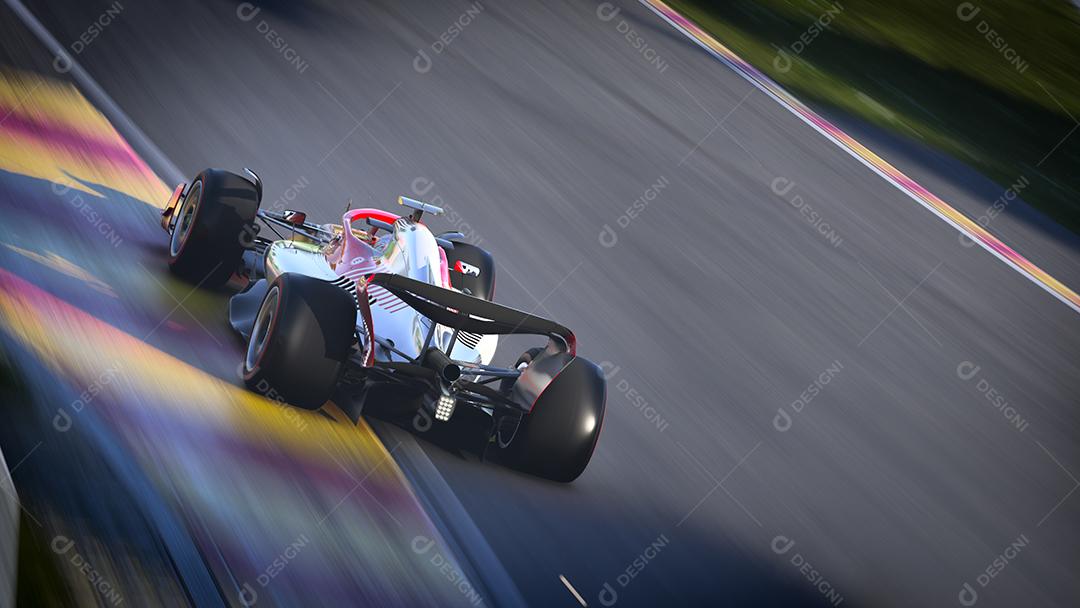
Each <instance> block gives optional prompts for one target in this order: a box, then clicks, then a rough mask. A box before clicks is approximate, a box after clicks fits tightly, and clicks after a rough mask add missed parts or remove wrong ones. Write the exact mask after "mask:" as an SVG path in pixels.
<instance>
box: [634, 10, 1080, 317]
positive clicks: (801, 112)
mask: <svg viewBox="0 0 1080 608" xmlns="http://www.w3.org/2000/svg"><path fill="white" fill-rule="evenodd" d="M641 2H642V3H644V4H645V5H646V6H648V7H649V8H651V9H652V10H653V11H655V12H656V13H657V14H659V15H660V16H661V17H663V18H664V19H665V20H667V21H668V23H670V24H672V25H673V26H675V27H676V28H677V29H679V30H680V31H681V32H683V33H684V34H686V35H687V36H689V37H690V38H691V39H693V40H694V41H695V42H697V43H698V44H699V45H701V46H702V47H704V48H705V49H706V50H708V51H710V52H711V53H713V54H714V55H715V56H716V57H717V58H718V59H720V60H721V61H723V62H724V63H725V64H727V65H728V66H729V67H731V68H732V69H733V70H735V71H736V72H738V73H739V74H740V75H741V76H743V77H744V78H746V79H747V80H749V81H750V82H751V83H753V84H754V85H755V86H757V87H758V88H759V89H761V90H762V91H764V92H765V93H767V94H769V95H770V96H772V97H773V98H774V99H776V100H777V101H778V102H780V103H781V104H782V105H783V106H784V107H785V108H787V109H788V110H790V111H791V112H792V113H793V114H795V115H796V116H798V117H799V118H801V119H803V120H804V121H806V123H807V124H809V125H810V126H811V127H813V128H814V129H816V130H817V131H819V132H820V133H821V134H823V135H824V136H825V137H828V138H829V139H830V140H832V141H833V142H835V143H836V144H837V145H839V146H840V147H841V148H843V149H844V150H845V151H847V152H848V153H849V154H851V155H852V156H854V157H855V158H857V159H859V160H860V161H862V162H863V164H865V165H866V166H867V167H870V168H871V169H873V170H874V171H875V172H877V173H878V174H879V175H881V176H882V177H884V178H885V179H886V180H888V181H889V182H890V183H891V184H893V185H894V186H896V187H897V188H899V189H900V190H902V191H903V192H905V193H906V194H908V195H909V196H910V197H911V198H913V199H915V200H916V201H917V202H919V203H920V204H921V205H923V206H924V207H926V208H927V209H929V210H930V211H932V212H933V213H935V214H936V215H937V216H938V217H940V218H942V219H943V220H945V221H946V222H948V223H949V224H951V225H952V226H954V227H955V228H956V229H957V230H960V231H961V232H963V233H964V234H965V235H967V236H968V238H970V239H972V240H974V241H975V242H977V243H979V244H980V245H982V246H983V247H984V248H985V249H986V250H987V251H989V252H990V253H992V254H994V255H995V256H997V257H998V258H999V259H1001V260H1002V261H1003V262H1005V263H1006V264H1008V265H1010V266H1012V267H1013V268H1015V269H1016V270H1017V271H1019V272H1021V273H1023V274H1024V275H1026V276H1027V277H1028V278H1029V279H1031V281H1032V282H1034V283H1035V284H1036V285H1038V286H1040V287H1042V288H1043V289H1045V290H1046V291H1048V292H1050V293H1051V294H1052V295H1054V297H1056V298H1057V299H1059V300H1061V301H1062V302H1064V303H1065V304H1066V305H1068V306H1069V307H1070V308H1072V309H1073V310H1075V311H1076V312H1080V294H1077V293H1076V292H1075V291H1073V290H1072V289H1069V287H1067V286H1066V285H1065V284H1064V283H1062V282H1061V281H1059V280H1057V279H1055V278H1054V277H1052V276H1050V274H1049V273H1047V272H1046V271H1044V270H1043V269H1042V268H1039V267H1038V266H1036V265H1035V264H1034V263H1032V262H1031V261H1030V260H1028V259H1027V258H1025V257H1024V256H1022V255H1020V253H1018V252H1017V251H1016V250H1014V249H1013V248H1011V247H1009V246H1008V245H1006V244H1005V243H1003V242H1002V241H1001V240H1000V239H998V238H997V237H995V236H994V235H993V234H990V232H989V231H988V230H986V229H985V228H983V227H982V226H980V225H979V224H977V223H976V222H974V221H973V220H971V219H970V218H968V217H967V216H966V215H964V214H963V213H960V212H959V211H957V210H956V209H955V208H953V207H952V206H951V205H949V204H948V203H946V202H945V201H943V200H941V199H940V198H938V197H937V196H936V195H935V194H934V193H933V192H930V191H929V190H927V189H926V188H924V187H923V186H922V185H921V184H919V183H918V182H916V181H915V180H913V179H911V178H910V177H908V176H907V175H905V174H904V173H903V172H901V171H900V170H899V169H897V168H896V167H894V166H892V165H891V164H889V163H888V162H886V161H885V160H884V159H883V158H881V157H880V156H878V155H877V154H875V153H874V152H873V150H870V149H869V148H867V147H866V146H864V145H862V144H861V143H859V142H858V141H856V140H855V139H854V138H853V137H851V136H850V135H848V134H847V133H845V132H844V131H842V130H841V129H840V128H839V127H837V126H836V125H834V124H832V123H831V122H829V121H828V120H825V119H824V118H822V117H821V116H820V115H818V113H817V112H814V111H813V110H811V109H810V108H809V107H807V106H806V104H804V103H803V102H801V101H799V100H798V99H797V98H795V97H794V96H793V95H792V94H790V93H788V92H787V91H786V90H784V88H783V87H781V86H780V85H778V84H776V82H775V81H773V80H772V79H771V78H769V77H768V76H766V75H765V74H764V73H763V72H762V71H761V70H759V69H757V68H755V67H754V66H752V65H750V64H749V63H747V62H746V61H745V60H744V59H742V58H741V57H739V56H738V55H736V54H735V53H734V52H733V51H732V50H731V49H729V48H728V47H726V46H724V45H723V44H721V43H720V41H718V40H717V39H716V38H713V37H712V36H711V35H710V34H709V33H708V32H706V31H705V30H703V29H701V28H700V27H699V26H698V25H697V24H695V23H694V22H693V21H690V20H689V19H687V18H686V17H684V16H683V15H681V14H680V13H679V12H678V11H676V10H675V9H673V8H671V7H670V6H668V5H667V4H665V3H664V2H662V0H641Z"/></svg>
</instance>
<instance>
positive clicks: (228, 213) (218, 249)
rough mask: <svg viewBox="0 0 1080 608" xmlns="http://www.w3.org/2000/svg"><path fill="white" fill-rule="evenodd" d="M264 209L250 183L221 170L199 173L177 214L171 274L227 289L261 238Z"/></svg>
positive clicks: (170, 242) (171, 249) (207, 285)
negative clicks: (258, 224)
mask: <svg viewBox="0 0 1080 608" xmlns="http://www.w3.org/2000/svg"><path fill="white" fill-rule="evenodd" d="M258 209H259V190H258V188H257V187H256V186H255V184H253V183H252V182H251V181H249V180H248V179H247V178H244V177H241V176H239V175H236V174H235V173H230V172H228V171H222V170H220V169H207V170H205V171H203V172H202V173H199V174H198V175H196V176H195V179H193V180H192V181H191V185H189V186H188V189H187V193H186V194H185V195H184V200H182V201H180V204H179V205H178V206H177V209H176V223H175V226H174V228H173V232H172V236H171V237H170V239H169V268H170V269H171V270H172V272H173V273H174V274H176V275H177V276H179V277H180V278H182V279H184V280H186V281H189V282H191V283H195V284H197V285H204V286H206V287H220V286H222V285H224V284H225V283H226V282H227V281H228V280H229V277H231V276H232V275H233V273H234V272H235V271H236V269H237V268H239V266H240V262H241V257H242V256H243V253H244V243H245V242H251V237H252V236H254V234H255V232H254V224H255V215H256V213H257V212H258Z"/></svg>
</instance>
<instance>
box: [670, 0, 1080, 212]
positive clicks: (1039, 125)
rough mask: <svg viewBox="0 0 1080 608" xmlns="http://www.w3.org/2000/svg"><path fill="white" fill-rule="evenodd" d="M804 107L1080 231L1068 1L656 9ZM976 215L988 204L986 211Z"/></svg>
mask: <svg viewBox="0 0 1080 608" xmlns="http://www.w3.org/2000/svg"><path fill="white" fill-rule="evenodd" d="M668 2H669V4H670V5H671V6H672V7H673V8H675V9H677V10H679V11H680V12H682V13H683V14H684V15H686V16H687V17H689V18H691V19H692V20H694V21H696V22H697V23H698V24H699V25H700V26H702V27H703V28H704V29H706V30H708V31H710V32H712V33H713V34H714V35H715V36H716V37H717V38H718V39H719V40H720V41H721V42H723V43H724V44H725V45H727V46H728V47H730V48H731V49H732V50H733V51H735V52H736V53H738V54H740V55H741V56H742V57H743V58H745V59H746V60H747V61H749V62H751V63H753V64H754V65H755V66H757V67H758V68H759V69H761V70H762V71H764V72H765V73H766V74H768V75H769V76H770V77H771V78H773V79H774V80H776V81H777V82H779V83H780V84H782V85H783V86H784V87H785V88H787V89H788V90H790V91H791V92H792V93H793V94H795V95H796V96H798V97H800V98H802V99H804V100H806V101H807V102H809V103H811V104H812V105H817V106H819V107H823V108H826V109H827V108H831V109H835V110H840V111H842V112H847V113H850V114H853V115H855V116H858V117H859V118H862V119H864V120H867V121H869V122H871V123H873V124H876V125H878V126H881V127H885V128H887V129H889V130H891V131H893V132H896V133H899V134H901V135H903V136H906V137H909V138H913V139H916V140H919V141H922V142H924V143H926V144H929V145H931V146H933V147H935V148H937V149H940V150H942V151H944V152H946V153H948V154H949V155H951V156H953V157H955V158H957V159H959V160H961V161H964V162H965V163H967V164H969V165H970V166H972V167H974V168H975V169H977V170H978V171H980V172H981V173H983V174H984V175H986V176H987V177H989V178H990V179H992V180H994V181H995V182H996V183H998V184H999V185H1001V187H1002V190H1005V188H1007V187H1009V186H1010V185H1012V184H1015V183H1017V182H1018V181H1021V179H1022V178H1023V179H1024V180H1026V181H1028V182H1030V185H1029V186H1027V187H1026V188H1025V189H1024V191H1023V192H1022V196H1023V198H1024V199H1025V200H1026V201H1028V202H1029V203H1031V204H1032V205H1034V206H1035V207H1037V208H1039V209H1040V210H1042V211H1043V212H1044V213H1046V214H1047V215H1048V216H1050V217H1051V218H1053V219H1054V220H1055V221H1057V222H1058V223H1060V224H1062V225H1064V226H1066V227H1068V228H1069V229H1070V230H1072V231H1073V232H1074V233H1080V170H1078V167H1080V128H1077V126H1078V124H1080V123H1078V122H1077V118H1080V67H1078V66H1080V7H1078V6H1077V5H1075V4H1073V3H1071V2H1070V1H1069V0H1030V1H1020V0H979V1H978V2H954V1H946V2H942V1H941V0H906V1H905V2H888V1H885V0H839V1H829V0H824V1H815V0H668ZM988 204H989V201H988Z"/></svg>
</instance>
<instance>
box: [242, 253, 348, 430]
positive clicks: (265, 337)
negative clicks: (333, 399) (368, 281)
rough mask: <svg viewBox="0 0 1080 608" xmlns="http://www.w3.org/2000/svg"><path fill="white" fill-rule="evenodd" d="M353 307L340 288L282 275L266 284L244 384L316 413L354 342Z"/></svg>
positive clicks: (334, 384) (246, 363) (245, 361)
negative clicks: (313, 410) (267, 286)
mask: <svg viewBox="0 0 1080 608" xmlns="http://www.w3.org/2000/svg"><path fill="white" fill-rule="evenodd" d="M355 334H356V302H355V300H353V298H352V296H351V295H350V294H349V293H347V292H346V291H345V290H343V289H341V288H340V287H338V286H336V285H334V284H332V283H329V282H327V281H323V280H320V279H316V278H312V277H309V276H305V275H301V274H296V273H285V274H283V275H281V276H279V277H278V278H277V279H275V280H274V282H273V283H271V284H270V287H269V289H267V292H266V296H265V297H264V298H263V301H262V305H260V307H259V312H258V315H257V316H256V317H255V324H254V325H253V327H252V329H251V336H250V338H249V339H248V346H247V351H246V353H245V356H244V367H243V375H244V382H245V383H246V384H247V385H248V388H250V389H251V390H253V391H255V392H257V393H259V394H261V395H263V396H265V397H267V398H270V399H277V400H284V401H287V402H289V403H291V404H293V405H296V406H299V407H302V408H306V409H318V408H319V407H321V406H322V405H323V404H324V403H326V400H327V399H329V398H330V396H331V394H332V393H333V391H334V387H336V386H337V383H338V380H339V379H340V378H341V374H342V372H343V371H344V366H345V361H346V359H348V357H349V352H350V351H351V349H352V345H353V343H354V342H355Z"/></svg>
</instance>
